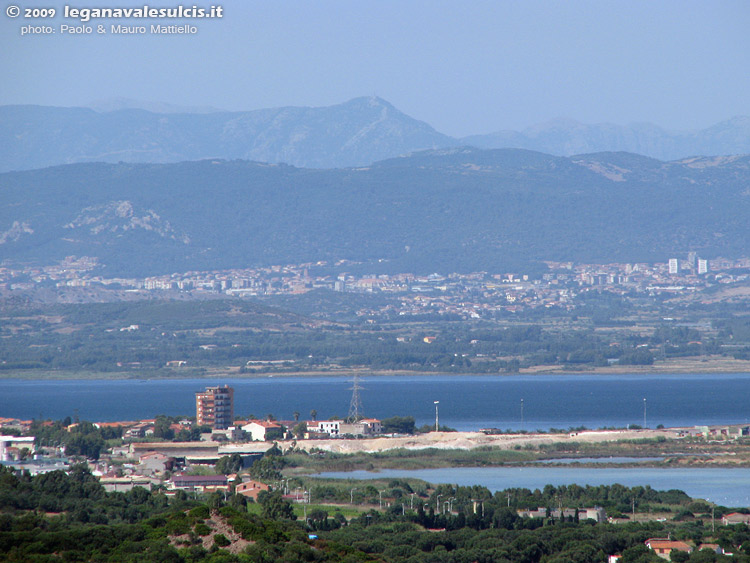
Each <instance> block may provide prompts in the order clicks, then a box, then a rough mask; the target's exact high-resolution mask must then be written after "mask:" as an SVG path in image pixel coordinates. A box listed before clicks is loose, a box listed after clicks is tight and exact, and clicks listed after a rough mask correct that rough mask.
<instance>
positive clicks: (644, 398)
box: [643, 397, 646, 428]
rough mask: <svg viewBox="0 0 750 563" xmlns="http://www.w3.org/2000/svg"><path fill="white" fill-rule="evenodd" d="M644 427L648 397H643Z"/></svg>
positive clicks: (644, 425)
mask: <svg viewBox="0 0 750 563" xmlns="http://www.w3.org/2000/svg"><path fill="white" fill-rule="evenodd" d="M643 427H644V428H646V397H643Z"/></svg>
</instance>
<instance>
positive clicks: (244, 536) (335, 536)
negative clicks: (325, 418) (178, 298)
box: [0, 465, 750, 563]
mask: <svg viewBox="0 0 750 563" xmlns="http://www.w3.org/2000/svg"><path fill="white" fill-rule="evenodd" d="M363 490H367V487H364V489H363ZM418 491H419V492H418V493H415V494H417V495H418V496H417V503H416V507H414V508H412V507H411V506H409V507H408V508H407V505H408V504H409V501H408V500H407V499H408V498H409V497H410V493H412V492H413V489H412V488H411V486H410V485H409V484H408V483H406V482H399V481H394V482H392V483H390V485H389V487H388V488H387V489H386V490H385V494H386V498H387V500H388V501H389V502H388V504H390V506H386V507H381V508H380V509H378V508H377V504H376V505H375V506H373V507H371V508H367V507H364V510H363V511H361V512H359V513H358V514H357V515H352V516H351V517H350V518H349V519H347V518H346V517H344V516H343V514H342V513H341V512H340V510H339V508H337V507H336V506H335V505H332V506H325V505H323V506H320V505H315V506H310V509H309V511H308V510H307V509H305V510H304V511H303V512H302V511H301V510H300V509H301V508H302V507H296V508H295V507H293V506H292V505H291V504H290V503H289V502H288V501H287V500H285V499H284V498H283V497H282V496H281V495H280V494H279V493H278V492H271V493H264V494H261V496H260V497H259V499H258V503H257V504H255V503H250V504H248V503H247V500H246V499H245V498H244V497H242V496H241V495H235V494H230V495H228V496H225V495H223V494H220V493H208V494H205V495H197V496H195V495H191V494H189V493H185V492H177V493H176V494H174V495H170V496H167V495H165V494H164V491H160V490H153V491H148V490H146V489H143V488H140V487H136V488H134V489H132V490H131V491H129V492H127V493H106V492H105V491H104V490H103V488H102V486H101V485H100V484H99V482H98V480H97V479H96V478H95V477H94V476H92V475H91V473H89V471H88V469H86V467H85V466H83V465H79V466H75V467H73V468H72V470H71V471H70V473H69V474H65V473H63V472H62V471H54V472H51V473H48V474H45V475H38V476H35V477H31V476H30V475H28V474H21V473H17V472H14V471H13V470H12V469H9V468H6V467H4V466H0V501H1V502H0V559H1V560H3V561H13V562H24V563H25V562H28V561H45V562H53V561H112V562H114V561H117V562H118V563H119V562H128V561H132V562H136V561H137V562H143V561H154V562H157V561H158V562H165V561H173V562H193V561H210V562H238V563H240V562H251V561H252V562H272V561H274V562H275V561H289V562H297V561H300V562H302V561H332V562H338V561H341V562H367V561H386V562H394V563H396V562H402V561H408V562H411V563H420V562H451V563H460V562H468V561H481V562H498V561H509V562H510V561H514V562H516V561H522V562H526V563H540V562H545V563H552V562H555V563H562V562H570V561H574V562H577V563H604V562H605V561H606V560H607V557H608V556H609V555H621V556H622V561H623V562H624V563H634V562H644V563H645V562H656V561H661V559H660V558H659V557H658V556H657V555H655V553H654V552H653V551H651V550H649V548H648V547H646V545H645V544H644V542H646V540H648V539H649V538H655V537H665V538H666V537H667V536H670V537H671V538H672V539H674V540H681V541H682V542H685V544H686V545H688V546H691V548H692V549H693V551H692V553H681V554H674V555H673V557H672V560H673V561H682V562H684V561H688V562H694V563H705V562H723V561H726V562H730V561H734V562H737V563H744V562H747V561H750V531H749V530H748V528H747V526H745V525H742V524H739V525H732V526H722V525H718V526H712V523H711V514H710V511H711V507H710V506H709V505H708V504H707V503H705V502H702V501H694V500H692V499H690V498H689V497H687V496H686V495H685V494H684V493H682V492H680V491H667V492H657V491H653V490H651V489H650V488H648V487H646V488H644V487H636V488H633V489H628V488H626V487H622V486H619V485H613V486H611V487H586V488H582V487H577V486H570V487H558V488H555V487H551V486H548V487H545V488H544V490H542V491H527V490H509V491H502V492H498V493H496V494H495V495H492V494H491V493H490V492H489V491H488V490H487V489H485V488H483V487H478V486H477V487H452V486H449V485H441V486H439V487H430V488H427V489H425V488H422V489H419V490H418ZM375 493H376V494H375V499H376V501H375V502H377V498H378V494H377V493H378V490H375ZM411 496H413V495H411ZM449 497H451V499H452V501H451V503H450V504H451V509H450V512H447V513H444V511H443V510H442V509H441V510H436V509H435V507H436V506H439V505H440V503H439V501H440V499H441V498H449ZM381 498H382V497H381ZM436 500H437V502H436ZM636 502H637V507H638V511H639V512H644V511H645V512H646V513H648V512H649V511H660V512H664V513H666V514H671V517H670V519H669V520H668V521H666V520H665V521H663V522H659V521H649V522H642V523H641V522H636V521H632V522H627V523H618V524H612V523H596V522H594V521H593V520H585V521H584V520H580V519H579V518H577V517H576V516H575V515H576V514H577V511H575V510H573V512H572V513H571V514H572V515H570V516H565V517H557V518H555V517H551V518H524V517H522V516H520V515H519V513H518V512H517V509H518V508H529V507H532V508H536V507H537V506H553V507H554V506H557V505H558V504H559V505H562V506H566V507H567V506H572V507H577V506H584V505H589V504H598V505H600V506H606V507H608V510H609V511H611V512H612V513H613V514H617V513H618V512H617V511H618V509H624V510H627V509H628V508H629V507H630V506H631V504H632V506H633V507H635V506H636ZM532 505H533V506H532ZM726 510H727V509H724V508H721V507H715V508H714V512H715V513H718V514H721V513H722V511H726ZM329 511H330V512H329ZM300 512H302V514H300ZM331 513H333V516H332V517H330V515H331ZM299 516H305V517H306V518H305V517H303V518H299ZM621 516H624V515H621ZM620 521H621V522H626V521H623V520H622V519H621V520H620ZM702 544H713V545H714V547H710V548H709V549H700V550H699V549H697V548H698V547H700V546H701V545H702ZM717 548H720V550H721V551H722V552H727V553H729V552H731V553H733V554H734V555H732V556H731V557H729V556H725V555H720V554H718V553H717V551H718V549H717Z"/></svg>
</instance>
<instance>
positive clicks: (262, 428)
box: [242, 420, 282, 442]
mask: <svg viewBox="0 0 750 563" xmlns="http://www.w3.org/2000/svg"><path fill="white" fill-rule="evenodd" d="M242 430H244V431H245V432H247V433H248V434H250V439H251V440H253V441H260V442H265V441H267V440H269V439H278V438H281V432H282V429H281V425H280V424H278V423H277V422H270V421H267V420H253V421H252V422H250V423H248V424H245V425H244V426H243V427H242ZM269 436H277V438H269Z"/></svg>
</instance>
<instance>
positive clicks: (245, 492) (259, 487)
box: [234, 481, 270, 501]
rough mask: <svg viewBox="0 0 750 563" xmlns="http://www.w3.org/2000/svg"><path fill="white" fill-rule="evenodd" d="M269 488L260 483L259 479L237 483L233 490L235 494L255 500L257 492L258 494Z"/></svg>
mask: <svg viewBox="0 0 750 563" xmlns="http://www.w3.org/2000/svg"><path fill="white" fill-rule="evenodd" d="M269 489H270V487H269V486H268V485H266V484H265V483H261V482H260V481H246V482H245V483H240V484H239V485H237V486H236V487H235V489H234V491H235V492H236V493H237V494H240V495H242V496H245V497H248V498H251V499H253V500H256V501H257V500H258V494H260V492H261V491H268V490H269Z"/></svg>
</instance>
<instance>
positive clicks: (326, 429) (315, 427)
mask: <svg viewBox="0 0 750 563" xmlns="http://www.w3.org/2000/svg"><path fill="white" fill-rule="evenodd" d="M343 422H344V421H343V420H320V421H311V422H308V423H307V431H308V432H316V433H319V434H327V435H328V436H331V437H332V438H336V437H338V436H339V434H340V432H341V424H342V423H343Z"/></svg>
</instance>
